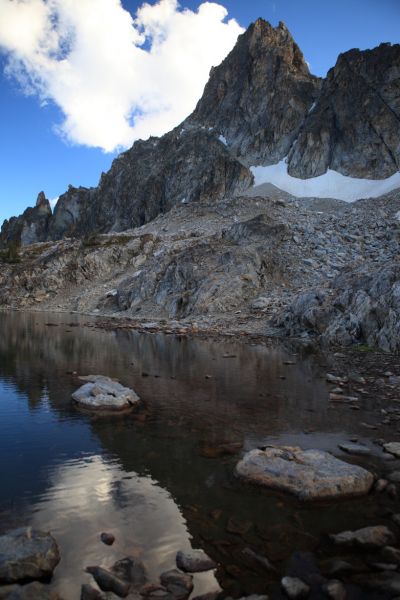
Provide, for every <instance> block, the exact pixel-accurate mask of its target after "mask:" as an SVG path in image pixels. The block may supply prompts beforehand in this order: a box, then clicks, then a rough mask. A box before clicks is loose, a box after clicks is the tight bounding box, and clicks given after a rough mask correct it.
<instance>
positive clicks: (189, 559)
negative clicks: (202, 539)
mask: <svg viewBox="0 0 400 600" xmlns="http://www.w3.org/2000/svg"><path fill="white" fill-rule="evenodd" d="M176 566H177V567H178V569H181V571H185V572H187V573H201V572H202V571H210V570H211V569H215V568H216V566H217V564H216V563H215V562H214V561H213V560H212V558H210V557H209V556H207V554H206V553H205V552H204V550H201V549H199V550H189V551H188V552H183V551H182V550H179V552H178V553H177V555H176Z"/></svg>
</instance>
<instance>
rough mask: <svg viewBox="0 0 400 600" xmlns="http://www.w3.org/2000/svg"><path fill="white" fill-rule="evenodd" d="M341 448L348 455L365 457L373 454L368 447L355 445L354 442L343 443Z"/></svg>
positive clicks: (340, 445)
mask: <svg viewBox="0 0 400 600" xmlns="http://www.w3.org/2000/svg"><path fill="white" fill-rule="evenodd" d="M339 448H340V449H341V450H343V452H347V453H348V454H359V455H363V456H368V455H369V454H371V450H370V449H369V448H368V447H367V446H363V445H362V444H355V443H353V442H342V443H341V444H339Z"/></svg>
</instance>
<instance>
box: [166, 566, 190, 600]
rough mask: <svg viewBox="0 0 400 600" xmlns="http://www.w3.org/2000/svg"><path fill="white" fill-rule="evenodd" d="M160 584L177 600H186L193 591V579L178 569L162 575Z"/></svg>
mask: <svg viewBox="0 0 400 600" xmlns="http://www.w3.org/2000/svg"><path fill="white" fill-rule="evenodd" d="M160 582H161V585H162V586H164V587H165V588H166V589H167V591H168V592H169V593H170V594H171V595H172V596H173V597H174V598H175V599H176V600H186V598H188V597H189V596H190V594H191V592H192V590H193V577H192V576H191V575H188V574H187V573H182V572H181V571H178V569H171V570H170V571H165V572H164V573H161V575H160Z"/></svg>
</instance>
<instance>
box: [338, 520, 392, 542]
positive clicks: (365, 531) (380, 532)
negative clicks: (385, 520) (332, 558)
mask: <svg viewBox="0 0 400 600" xmlns="http://www.w3.org/2000/svg"><path fill="white" fill-rule="evenodd" d="M329 537H330V539H331V540H332V541H333V542H334V543H335V544H337V545H340V546H356V547H357V546H358V547H363V548H383V547H384V546H390V545H392V544H394V543H395V541H396V538H395V536H394V534H393V533H392V532H391V531H390V529H388V528H387V527H386V526H385V525H375V526H372V527H363V528H362V529H357V530H356V531H342V532H341V533H337V534H332V535H330V536H329Z"/></svg>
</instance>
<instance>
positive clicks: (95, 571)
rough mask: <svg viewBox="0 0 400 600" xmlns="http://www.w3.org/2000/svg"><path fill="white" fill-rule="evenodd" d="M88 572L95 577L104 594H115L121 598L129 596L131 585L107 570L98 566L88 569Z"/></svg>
mask: <svg viewBox="0 0 400 600" xmlns="http://www.w3.org/2000/svg"><path fill="white" fill-rule="evenodd" d="M86 572H87V573H90V574H91V575H93V578H94V580H95V582H96V583H97V585H98V586H99V588H100V589H101V590H103V592H113V593H114V594H116V595H117V596H119V597H120V598H125V597H126V596H127V595H128V594H129V590H130V584H129V583H128V582H127V581H124V580H123V579H120V578H119V577H118V576H117V575H114V573H111V572H110V571H107V569H103V567H97V566H94V567H86Z"/></svg>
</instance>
